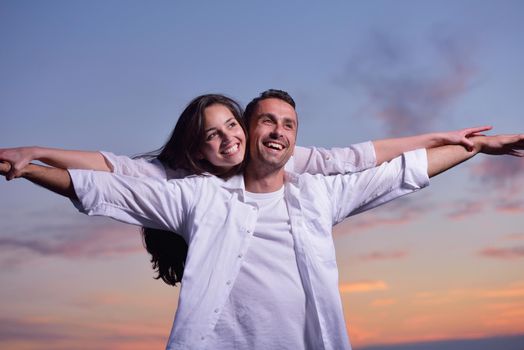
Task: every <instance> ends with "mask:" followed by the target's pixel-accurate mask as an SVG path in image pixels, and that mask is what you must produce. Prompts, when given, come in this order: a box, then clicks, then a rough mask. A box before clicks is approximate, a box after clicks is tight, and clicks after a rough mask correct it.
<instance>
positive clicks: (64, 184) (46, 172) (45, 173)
mask: <svg viewBox="0 0 524 350" xmlns="http://www.w3.org/2000/svg"><path fill="white" fill-rule="evenodd" d="M10 171H11V164H9V163H8V162H5V161H0V175H3V176H6V177H7V174H8V173H9V172H10ZM19 177H23V178H25V179H27V180H29V181H31V182H32V183H34V184H37V185H40V186H42V187H44V188H46V189H48V190H50V191H53V192H55V193H58V194H60V195H62V196H64V197H68V198H71V199H76V198H77V197H76V193H75V189H74V187H73V183H72V181H71V177H70V176H69V173H68V172H67V170H65V169H60V168H52V167H47V166H42V165H36V164H28V165H27V166H25V167H24V168H23V169H22V170H21V171H20V176H19Z"/></svg>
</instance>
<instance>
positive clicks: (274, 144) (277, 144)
mask: <svg viewBox="0 0 524 350" xmlns="http://www.w3.org/2000/svg"><path fill="white" fill-rule="evenodd" d="M266 146H267V147H270V148H274V149H277V150H279V151H281V150H282V149H284V146H282V145H281V144H279V143H275V142H267V143H266Z"/></svg>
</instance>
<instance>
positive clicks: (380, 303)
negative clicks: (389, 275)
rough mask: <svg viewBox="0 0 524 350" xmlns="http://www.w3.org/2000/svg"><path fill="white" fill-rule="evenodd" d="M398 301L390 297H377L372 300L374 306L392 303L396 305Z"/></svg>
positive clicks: (384, 305)
mask: <svg viewBox="0 0 524 350" xmlns="http://www.w3.org/2000/svg"><path fill="white" fill-rule="evenodd" d="M396 303H397V300H396V299H392V298H388V299H376V300H373V301H372V302H371V306H372V307H377V308H379V307H387V306H391V305H395V304H396Z"/></svg>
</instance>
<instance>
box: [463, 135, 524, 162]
mask: <svg viewBox="0 0 524 350" xmlns="http://www.w3.org/2000/svg"><path fill="white" fill-rule="evenodd" d="M472 141H474V143H475V144H476V147H478V151H479V152H480V153H485V154H491V155H504V154H507V155H510V156H515V157H524V152H523V151H522V150H524V134H515V135H496V136H479V137H474V139H473V140H472Z"/></svg>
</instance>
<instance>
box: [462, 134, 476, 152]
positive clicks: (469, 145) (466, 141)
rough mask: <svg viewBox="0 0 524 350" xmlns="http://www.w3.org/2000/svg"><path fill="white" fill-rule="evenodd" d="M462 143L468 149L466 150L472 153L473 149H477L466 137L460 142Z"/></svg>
mask: <svg viewBox="0 0 524 350" xmlns="http://www.w3.org/2000/svg"><path fill="white" fill-rule="evenodd" d="M460 143H461V144H462V145H463V146H464V147H466V149H467V150H468V151H470V152H471V151H472V150H473V148H474V147H475V145H474V144H473V142H471V141H470V140H468V139H467V138H466V137H463V138H462V139H461V140H460Z"/></svg>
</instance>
